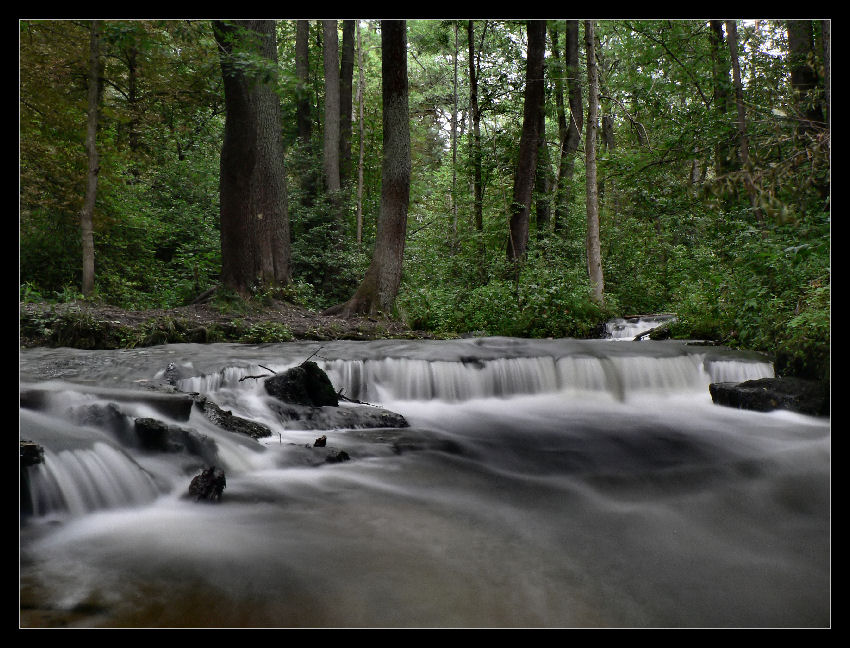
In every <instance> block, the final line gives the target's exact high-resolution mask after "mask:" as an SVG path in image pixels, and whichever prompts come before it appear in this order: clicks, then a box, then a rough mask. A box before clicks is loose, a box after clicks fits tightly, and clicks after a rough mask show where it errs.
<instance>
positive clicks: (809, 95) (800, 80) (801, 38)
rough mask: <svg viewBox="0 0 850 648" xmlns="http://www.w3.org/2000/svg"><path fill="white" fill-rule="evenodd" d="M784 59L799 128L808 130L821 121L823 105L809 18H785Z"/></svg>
mask: <svg viewBox="0 0 850 648" xmlns="http://www.w3.org/2000/svg"><path fill="white" fill-rule="evenodd" d="M788 50H789V51H788V59H789V63H790V68H791V88H792V90H793V92H794V97H795V101H796V103H797V112H798V113H799V115H800V117H801V119H802V129H801V130H802V131H803V132H811V131H812V130H815V129H816V128H818V127H820V126H821V125H822V123H823V120H824V119H823V106H822V101H821V97H820V96H819V94H820V93H819V89H818V74H817V72H816V71H815V68H814V66H813V63H814V60H815V51H814V29H813V26H812V21H811V20H789V21H788Z"/></svg>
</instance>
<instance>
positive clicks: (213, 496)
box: [189, 466, 227, 502]
mask: <svg viewBox="0 0 850 648" xmlns="http://www.w3.org/2000/svg"><path fill="white" fill-rule="evenodd" d="M225 486H227V480H226V479H225V478H224V471H223V470H221V469H220V468H216V467H215V466H210V467H209V468H206V469H205V470H202V471H201V472H200V474H198V475H195V476H194V477H193V478H192V483H190V484H189V497H191V498H192V499H193V500H195V501H196V502H220V501H221V493H222V491H224V488H225Z"/></svg>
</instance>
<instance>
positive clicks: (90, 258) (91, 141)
mask: <svg viewBox="0 0 850 648" xmlns="http://www.w3.org/2000/svg"><path fill="white" fill-rule="evenodd" d="M100 33H101V32H100V22H99V21H97V20H92V21H91V24H90V27H89V78H88V91H89V94H88V121H87V124H86V154H87V156H88V174H87V177H86V196H85V199H84V200H83V208H82V209H81V210H80V236H81V239H82V249H83V281H82V290H83V295H84V296H85V297H90V296H91V295H92V293H93V292H94V227H93V220H94V205H95V201H96V200H97V176H98V173H99V172H100V160H99V159H98V152H97V124H98V117H99V115H98V113H99V111H100V94H101V87H102V78H101V77H102V73H103V58H102V55H101V52H100V38H101V35H100Z"/></svg>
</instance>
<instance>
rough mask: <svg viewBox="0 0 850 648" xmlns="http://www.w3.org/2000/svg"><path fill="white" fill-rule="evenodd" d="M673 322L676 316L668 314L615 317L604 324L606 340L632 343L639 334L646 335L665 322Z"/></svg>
mask: <svg viewBox="0 0 850 648" xmlns="http://www.w3.org/2000/svg"><path fill="white" fill-rule="evenodd" d="M674 321H676V316H675V315H672V314H669V313H660V314H657V315H636V316H634V317H617V318H615V319H612V320H611V321H609V322H606V323H605V332H606V338H607V339H609V340H618V341H634V339H635V338H636V337H637V336H638V335H640V334H641V333H646V332H647V331H650V330H652V329H654V328H656V327H658V326H661V325H662V324H665V323H666V322H674Z"/></svg>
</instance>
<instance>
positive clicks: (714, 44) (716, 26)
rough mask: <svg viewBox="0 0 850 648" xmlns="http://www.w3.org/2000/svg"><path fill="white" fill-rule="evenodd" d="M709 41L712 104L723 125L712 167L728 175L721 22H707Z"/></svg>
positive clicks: (729, 159) (726, 85) (726, 68)
mask: <svg viewBox="0 0 850 648" xmlns="http://www.w3.org/2000/svg"><path fill="white" fill-rule="evenodd" d="M709 26H710V31H709V39H710V41H711V64H712V65H711V76H712V88H713V96H712V100H713V102H714V111H715V112H716V113H717V117H718V119H719V120H720V122H721V124H722V125H723V131H722V132H721V134H720V137H719V138H718V141H717V143H716V144H715V147H714V165H715V168H716V169H717V175H723V174H725V173H728V172H729V171H730V170H731V169H732V168H734V154H733V152H732V146H731V137H730V136H728V135H727V133H726V124H727V119H728V117H727V115H728V113H729V108H730V102H729V89H730V87H731V82H730V81H729V59H728V57H727V53H728V52H727V50H726V44H725V43H724V42H723V40H724V37H723V21H721V20H711V21H710V22H709Z"/></svg>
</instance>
